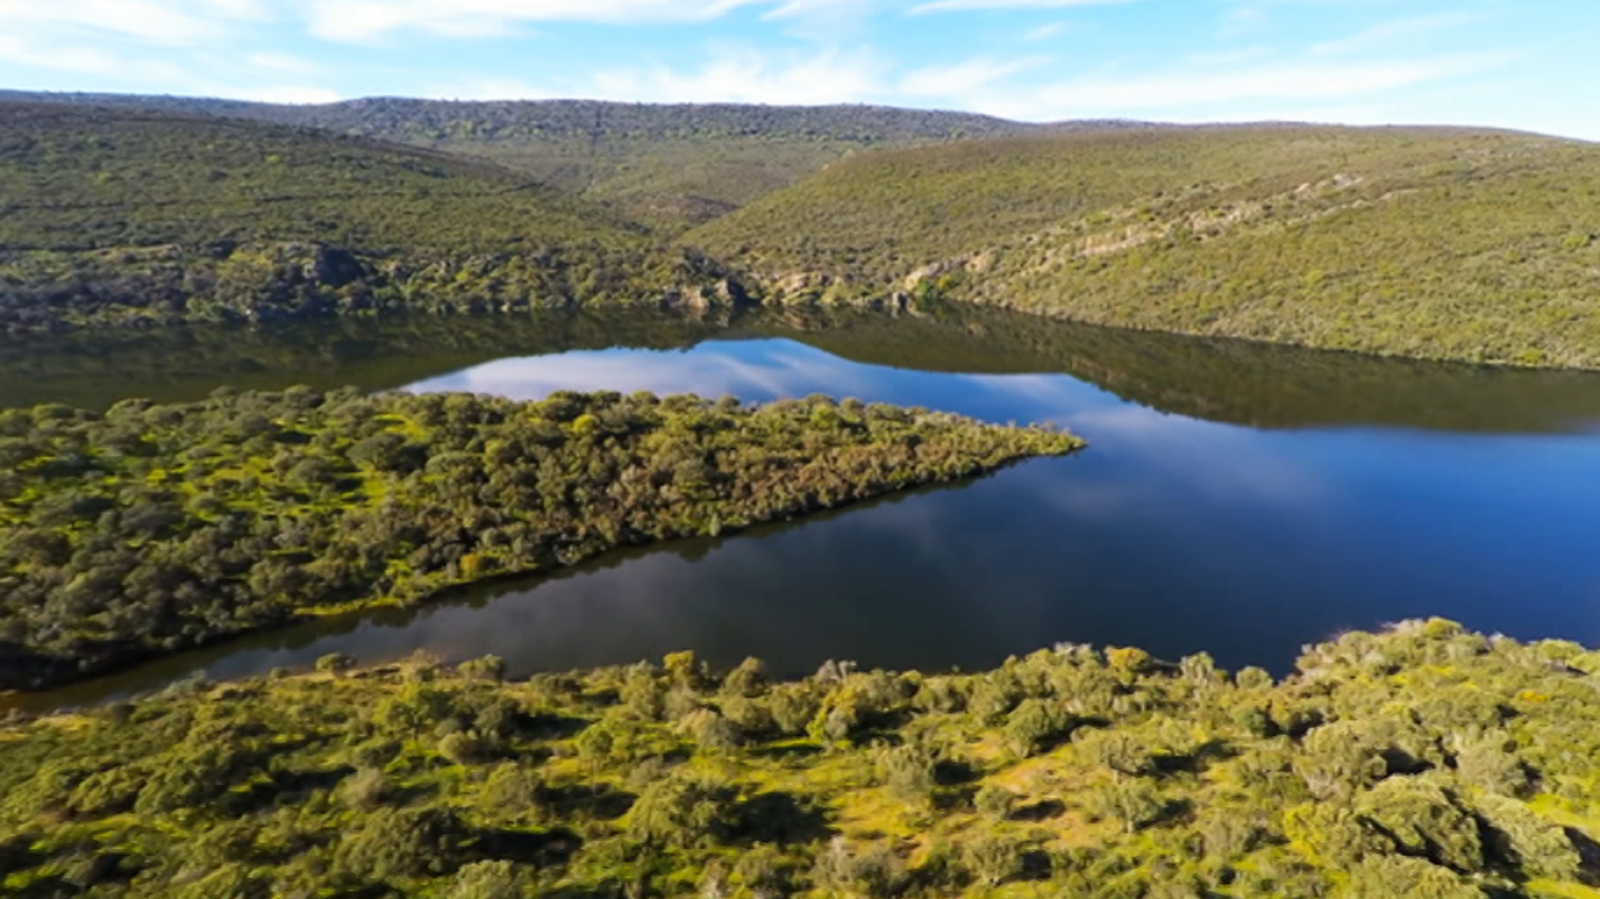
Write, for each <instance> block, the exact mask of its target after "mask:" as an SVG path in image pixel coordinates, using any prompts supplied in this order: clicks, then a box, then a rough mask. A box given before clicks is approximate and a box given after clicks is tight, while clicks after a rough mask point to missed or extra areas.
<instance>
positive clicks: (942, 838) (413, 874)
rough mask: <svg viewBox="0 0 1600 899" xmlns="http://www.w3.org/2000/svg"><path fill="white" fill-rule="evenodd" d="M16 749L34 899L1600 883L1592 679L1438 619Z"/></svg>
mask: <svg viewBox="0 0 1600 899" xmlns="http://www.w3.org/2000/svg"><path fill="white" fill-rule="evenodd" d="M350 664H351V660H349V659H347V658H343V657H339V656H330V657H327V658H325V659H324V660H323V663H322V664H321V665H320V667H321V668H322V669H323V672H322V673H317V674H308V675H303V676H296V677H270V678H259V679H254V680H250V681H245V682H239V683H232V684H222V685H216V684H208V683H204V682H192V683H189V684H184V685H176V686H174V687H173V688H170V689H168V690H166V691H164V692H163V693H161V694H159V695H155V696H150V697H147V698H145V699H143V700H140V701H138V702H133V703H116V704H113V705H110V706H108V707H106V708H104V709H97V710H93V711H89V712H86V713H84V714H77V715H57V716H52V717H47V718H42V719H38V720H32V721H30V720H27V717H26V716H18V718H19V720H16V721H14V722H12V723H9V724H4V725H0V889H5V890H6V891H7V895H13V896H19V897H38V899H45V897H54V896H67V895H92V896H98V895H115V896H122V897H126V899H145V897H163V899H165V897H174V899H214V897H235V896H237V897H257V896H345V897H355V896H362V897H366V896H370V897H379V896H385V897H391V896H392V897H418V899H424V897H437V899H498V897H506V899H511V897H526V896H552V897H618V896H645V897H665V896H690V895H698V896H727V897H761V896H765V897H852V899H893V897H902V899H947V897H948V899H954V897H971V899H979V897H1017V899H1022V897H1040V896H1070V897H1096V899H1122V897H1128V899H1133V897H1147V899H1158V897H1174V899H1176V897H1199V896H1212V897H1224V896H1226V897H1231V899H1265V897H1272V899H1281V897H1291V896H1292V897H1326V899H1376V897H1384V899H1390V897H1402V896H1404V897H1416V899H1491V897H1494V899H1536V897H1545V899H1553V897H1574V899H1581V897H1589V896H1593V895H1594V893H1595V890H1594V884H1596V883H1597V881H1600V843H1597V842H1596V841H1597V840H1600V804H1597V802H1596V796H1597V792H1596V790H1595V781H1596V776H1597V767H1596V760H1597V759H1600V705H1597V704H1596V703H1595V701H1594V697H1595V690H1594V687H1595V684H1596V677H1597V673H1600V654H1597V653H1595V652H1592V651H1586V650H1585V649H1584V648H1583V647H1580V646H1578V645H1576V644H1571V643H1563V642H1556V641H1546V642H1539V643H1527V644H1523V643H1518V642H1517V641H1514V640H1511V639H1508V638H1505V637H1495V638H1488V637H1484V636H1481V635H1477V634H1471V633H1468V632H1466V631H1465V630H1464V629H1462V628H1461V627H1460V626H1458V625H1453V624H1451V623H1449V622H1445V621H1429V622H1407V623H1404V624H1401V625H1398V626H1396V628H1395V629H1394V630H1393V631H1391V632H1389V633H1384V634H1377V635H1374V634H1364V633H1352V634H1345V635H1343V636H1341V637H1339V638H1338V639H1337V640H1336V641H1332V642H1327V643H1322V644H1319V645H1315V646H1308V647H1307V648H1306V650H1305V653H1304V655H1303V656H1302V657H1301V659H1300V661H1299V663H1298V666H1297V670H1296V671H1295V672H1294V673H1293V674H1292V675H1291V676H1289V677H1287V678H1285V679H1283V680H1281V681H1275V680H1274V678H1273V677H1272V676H1271V675H1270V674H1268V673H1267V672H1265V671H1262V670H1261V669H1258V668H1256V669H1245V670H1243V671H1240V672H1237V673H1232V674H1230V673H1228V672H1225V671H1222V670H1219V669H1218V668H1217V666H1216V665H1215V664H1214V663H1213V661H1212V660H1211V659H1210V658H1209V657H1207V656H1205V655H1204V654H1200V655H1195V656H1190V657H1188V658H1186V659H1183V660H1181V661H1180V662H1175V663H1165V662H1161V661H1158V660H1155V659H1152V658H1151V657H1150V656H1149V655H1148V654H1147V653H1145V652H1143V651H1141V650H1138V649H1131V648H1112V649H1104V650H1102V649H1096V648H1091V647H1085V646H1061V647H1058V648H1056V649H1054V650H1045V651H1040V652H1038V653H1035V654H1033V655H1030V656H1028V657H1026V658H1022V659H1012V660H1010V661H1008V662H1007V663H1006V664H1005V665H1004V666H1003V667H1001V668H998V669H996V670H993V671H987V672H981V673H975V674H946V673H934V672H930V673H926V674H924V673H917V672H907V673H903V674H902V673H893V672H885V671H870V672H868V671H859V670H856V669H855V667H854V666H852V665H849V664H848V663H846V664H835V663H832V662H830V663H827V664H826V665H824V666H823V667H822V668H821V670H819V671H818V672H817V673H816V675H814V676H812V677H810V678H806V679H803V680H796V681H788V682H775V681H774V680H773V679H772V678H770V677H769V676H767V672H766V671H765V669H764V667H763V666H762V665H761V664H760V663H758V662H755V661H754V660H752V661H750V662H747V663H745V664H743V665H740V666H739V667H738V668H736V669H735V670H733V671H731V672H726V673H723V672H712V671H710V670H708V669H707V667H706V666H705V665H704V664H702V663H700V662H698V661H697V660H696V659H695V657H694V656H693V655H692V654H689V653H682V654H678V655H674V656H669V657H667V658H666V659H665V660H664V663H663V664H639V665H635V666H631V667H628V668H613V669H604V670H597V671H581V672H572V673H568V674H542V675H537V676H535V677H533V678H531V679H528V680H517V681H509V680H505V679H504V675H505V674H506V671H505V668H504V665H503V664H502V663H500V662H499V660H497V659H494V658H492V657H490V658H485V659H480V660H477V661H473V662H467V663H464V664H462V665H460V666H458V667H456V668H449V667H446V666H443V665H440V664H437V663H430V662H428V661H427V660H418V661H415V662H411V663H406V664H402V665H393V666H389V667H387V668H382V669H376V670H367V671H354V670H351V669H350V668H349V665H350Z"/></svg>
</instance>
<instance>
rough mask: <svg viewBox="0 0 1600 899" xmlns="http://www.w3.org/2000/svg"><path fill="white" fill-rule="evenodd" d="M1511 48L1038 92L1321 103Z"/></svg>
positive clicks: (1198, 103)
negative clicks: (1314, 101)
mask: <svg viewBox="0 0 1600 899" xmlns="http://www.w3.org/2000/svg"><path fill="white" fill-rule="evenodd" d="M1516 58H1517V56H1516V54H1512V53H1461V54H1452V55H1445V56H1437V57H1431V58H1427V59H1411V60H1375V61H1362V62H1353V63H1336V62H1329V61H1324V60H1298V61H1293V62H1286V63H1280V64H1274V65H1264V66H1252V67H1244V68H1234V69H1226V70H1221V71H1215V70H1206V69H1195V68H1189V69H1179V70H1173V71H1166V72H1158V73H1153V74H1148V75H1136V76H1133V77H1130V78H1125V79H1114V78H1105V77H1086V78H1076V79H1071V80H1068V81H1062V82H1058V83H1056V84H1053V85H1051V86H1049V87H1047V88H1045V89H1044V90H1042V91H1041V92H1040V93H1039V97H1040V102H1041V103H1043V104H1046V105H1048V106H1051V107H1053V108H1057V109H1061V110H1073V111H1096V112H1116V111H1128V110H1149V109H1169V110H1170V109H1181V108H1184V107H1189V108H1192V109H1194V110H1195V111H1196V112H1197V113H1201V112H1202V111H1203V110H1206V109H1212V108H1215V107H1216V106H1218V105H1223V104H1228V103H1233V102H1236V101H1240V100H1260V99H1275V100H1308V99H1316V100H1325V99H1333V98H1342V97H1350V96H1357V95H1361V94H1370V93H1375V92H1380V91H1388V90H1395V89H1398V88H1404V87H1410V86H1414V85H1417V84H1421V83H1423V82H1428V81H1437V80H1441V79H1445V78H1451V77H1459V76H1463V75H1471V74H1476V73H1480V72H1485V71H1488V70H1490V69H1494V68H1497V67H1500V66H1504V65H1507V64H1509V63H1511V62H1513V61H1515V60H1516Z"/></svg>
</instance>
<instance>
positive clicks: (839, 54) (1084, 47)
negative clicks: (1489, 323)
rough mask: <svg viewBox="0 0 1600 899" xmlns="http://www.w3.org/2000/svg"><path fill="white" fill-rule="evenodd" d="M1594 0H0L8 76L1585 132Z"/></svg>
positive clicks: (55, 85) (253, 92)
mask: <svg viewBox="0 0 1600 899" xmlns="http://www.w3.org/2000/svg"><path fill="white" fill-rule="evenodd" d="M1597 38H1600V2H1597V0H1456V2H1442V0H0V87H5V88H13V89H20V90H63V91H108V92H119V93H162V94H182V95H201V96H221V97H232V98H239V99H250V100H267V101H275V102H292V103H315V102H331V101H336V100H342V99H353V98H357V97H363V96H418V97H433V98H443V99H462V100H481V99H545V98H556V97H581V98H590V99H604V100H621V101H630V102H722V101H727V102H745V103H773V104H822V103H873V104H887V105H896V106H912V107H921V108H936V109H959V110H968V111H973V112H983V113H989V114H992V115H998V116H1004V117H1008V118H1014V119H1021V120H1026V121H1057V120H1063V119H1079V118H1133V119H1148V120H1162V121H1179V122H1198V121H1246V120H1263V119H1274V120H1296V121H1317V122H1346V123H1353V124H1385V123H1428V124H1468V125H1489V126H1498V127H1506V128H1517V129H1524V130H1530V131H1539V132H1544V133H1548V134H1558V135H1564V136H1569V137H1579V138H1584V139H1588V140H1600V102H1596V99H1595V94H1596V92H1597V88H1596V87H1595V86H1596V85H1600V48H1597V44H1596V39H1597Z"/></svg>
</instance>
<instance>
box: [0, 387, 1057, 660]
mask: <svg viewBox="0 0 1600 899" xmlns="http://www.w3.org/2000/svg"><path fill="white" fill-rule="evenodd" d="M1079 446H1080V443H1079V441H1078V440H1076V439H1075V438H1073V437H1071V436H1070V435H1067V434H1065V433H1063V432H1060V431H1057V430H1054V429H1049V428H1019V427H1004V426H994V425H986V424H981V423H978V422H975V421H972V420H969V419H965V418H961V417H958V416H954V415H949V414H944V413H937V412H930V411H927V410H923V409H902V408H897V407H891V406H884V405H879V404H873V405H866V404H863V403H860V402H857V401H852V400H846V401H844V402H838V403H836V402H834V401H833V400H830V399H826V398H822V397H813V398H809V399H805V400H784V401H778V402H775V403H772V404H769V405H766V406H761V407H746V406H742V405H740V404H739V403H738V402H737V401H736V400H733V399H731V398H729V399H725V400H721V401H716V402H712V401H708V400H703V399H699V398H695V397H689V396H677V397H668V398H664V399H663V398H658V397H656V396H653V395H651V394H645V393H641V394H635V395H632V396H629V397H624V396H622V395H620V394H616V393H594V394H580V393H571V392H561V393H556V394H554V395H552V396H550V397H549V398H547V399H545V400H543V401H539V402H532V403H519V402H513V401H510V400H502V399H495V398H490V397H484V396H472V395H465V394H429V395H420V396H418V395H411V394H399V393H392V394H378V395H366V394H363V393H362V392H360V391H358V390H355V389H349V390H343V391H334V392H329V393H324V392H319V391H316V390H312V389H309V388H299V389H291V390H288V391H284V392H281V393H251V392H243V393H241V392H236V391H231V390H227V389H224V390H219V391H218V392H217V393H215V394H214V395H213V396H212V397H211V398H209V399H207V400H205V401H202V402H198V403H190V404H174V405H158V404H153V403H150V402H148V401H142V400H130V401H125V402H123V403H119V404H118V405H116V406H115V407H113V408H111V409H110V410H109V411H107V412H105V413H97V412H90V411H85V410H77V409H73V408H70V407H66V406H37V407H33V408H31V409H12V410H6V411H0V689H7V688H36V687H41V686H45V685H48V684H52V683H60V682H63V681H66V680H69V679H73V678H76V677H81V676H83V675H86V674H89V673H93V672H96V671H100V670H103V669H105V668H107V667H110V666H114V665H117V664H122V663H126V662H130V661H134V660H137V659H140V658H144V657H147V656H150V655H154V654H157V653H163V652H170V651H174V650H179V649H183V648H187V647H193V646H196V645H199V644H202V643H206V642H210V641H214V640H217V639H220V638H223V637H227V636H229V635H234V634H239V633H241V632H244V631H249V630H254V629H259V628H265V627H270V626H274V625H280V624H283V623H285V622H288V621H291V620H294V619H296V618H298V617H303V616H306V615H314V614H326V613H331V612H336V611H343V610H350V609H355V608H361V607H366V606H371V605H374V604H383V603H409V602H417V601H420V600H423V599H425V598H427V597H429V596H431V595H433V594H435V593H438V592H439V591H441V590H444V589H446V588H449V587H452V586H456V585H461V584H467V583H472V582H475V581H481V580H484V579H487V578H493V577H500V576H506V575H511V574H519V573H528V572H536V571H546V570H550V569H552V568H555V567H557V566H562V565H568V564H572V563H574V562H577V561H579V560H581V559H585V558H588V557H591V556H593V555H595V554H597V553H600V552H603V551H605V550H608V549H613V548H616V547H620V546H627V545H637V544H643V543H649V542H653V541H659V540H667V539H671V538H675V537H686V536H694V535H717V534H720V533H723V532H731V531H734V530H737V529H740V528H743V527H745V526H747V525H750V524H754V523H757V522H764V521H772V520H778V519H784V518H789V517H793V516H796V515H800V514H803V513H806V512H811V511H815V510H819V509H824V508H831V507H835V506H840V505H844V504H847V503H852V502H856V501H859V500H864V499H868V498H871V497H875V496H880V495H883V494H885V493H889V492H892V491H897V490H903V489H906V488H910V487H914V486H918V485H922V484H929V483H935V482H943V481H951V480H956V479H961V478H967V477H972V476H975V475H980V474H984V473H986V472H990V471H993V470H994V469H996V468H999V467H1001V466H1003V465H1006V464H1008V463H1010V462H1014V461H1017V460H1019V459H1022V458H1026V457H1030V456H1039V455H1060V454H1065V453H1068V452H1070V451H1072V450H1074V449H1076V448H1078V447H1079Z"/></svg>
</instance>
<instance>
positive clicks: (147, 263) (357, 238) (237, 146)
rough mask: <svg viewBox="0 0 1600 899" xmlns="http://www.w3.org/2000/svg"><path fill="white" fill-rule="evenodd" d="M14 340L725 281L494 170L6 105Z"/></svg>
mask: <svg viewBox="0 0 1600 899" xmlns="http://www.w3.org/2000/svg"><path fill="white" fill-rule="evenodd" d="M0 118H3V119H4V120H5V121H6V123H7V127H6V129H5V130H4V131H3V132H0V330H7V329H11V330H17V329H25V328H30V327H35V326H40V325H45V326H48V325H52V324H57V323H60V322H63V321H66V322H101V323H104V322H117V321H126V320H130V319H131V320H158V321H160V320H170V319H180V318H219V317H230V316H244V317H250V318H264V317H272V316H279V315H290V314H304V313H309V312H319V311H328V310H330V309H335V308H343V309H370V308H383V307H389V306H419V305H426V306H433V307H450V308H484V307H501V308H503V307H506V306H517V305H527V304H530V303H534V304H566V303H571V302H574V301H578V300H584V301H587V300H593V299H602V298H603V299H650V300H659V299H660V298H661V297H662V296H663V295H664V294H663V291H664V289H665V288H669V287H672V286H674V285H698V284H700V283H709V282H711V281H714V280H715V279H714V278H712V277H710V275H709V274H708V271H707V270H706V266H705V265H704V263H703V262H702V261H700V260H697V259H694V258H691V257H686V256H685V255H684V254H683V253H682V252H681V251H678V250H673V249H670V248H666V247H663V246H660V245H658V243H656V242H654V241H653V240H652V239H650V238H649V237H648V236H647V235H645V234H643V233H642V231H641V230H640V229H638V228H637V227H635V226H629V225H626V224H625V223H622V222H621V221H619V220H617V219H615V218H614V217H612V216H611V215H610V214H608V213H605V212H604V211H602V210H600V209H598V208H597V207H594V206H592V205H591V204H586V203H582V202H580V201H577V200H574V199H571V198H568V197H565V196H563V195H561V194H559V193H558V192H556V191H554V190H552V189H550V188H547V187H543V186H538V185H530V184H528V183H527V180H526V177H525V176H521V175H517V174H515V173H512V172H509V171H507V170H505V169H502V168H500V167H497V166H492V165H489V164H485V163H477V162H469V161H463V160H459V159H455V158H452V157H449V156H446V155H443V154H438V153H431V152H425V151H420V150H416V149H411V148H402V147H397V146H391V145H386V144H381V143H377V142H374V141H370V140H365V139H357V138H341V137H335V136H331V135H327V134H323V133H320V132H315V131H311V130H306V129H297V128H289V127H284V126H274V125H263V124H257V123H248V122H240V121H230V120H224V119H215V118H194V117H187V116H175V115H170V114H158V113H146V112H136V111H122V112H116V111H109V110H100V109H74V108H67V107H52V106H28V105H21V106H8V107H0Z"/></svg>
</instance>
